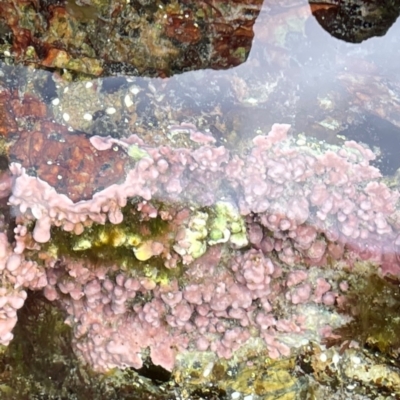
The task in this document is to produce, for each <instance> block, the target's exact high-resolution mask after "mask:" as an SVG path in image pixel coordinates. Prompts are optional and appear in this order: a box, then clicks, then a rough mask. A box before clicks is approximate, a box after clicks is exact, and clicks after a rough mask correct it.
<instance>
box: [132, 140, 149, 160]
mask: <svg viewBox="0 0 400 400" xmlns="http://www.w3.org/2000/svg"><path fill="white" fill-rule="evenodd" d="M128 156H129V157H131V158H133V159H134V160H135V161H139V160H141V159H142V158H144V157H149V153H147V151H145V150H143V149H141V148H140V147H139V146H137V145H136V144H131V145H130V146H129V147H128Z"/></svg>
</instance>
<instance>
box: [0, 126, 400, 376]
mask: <svg viewBox="0 0 400 400" xmlns="http://www.w3.org/2000/svg"><path fill="white" fill-rule="evenodd" d="M185 126H186V125H185ZM188 129H189V130H190V137H192V138H193V140H195V142H196V143H197V145H198V146H199V147H197V148H196V149H194V150H193V149H187V148H181V149H173V148H170V147H167V146H162V147H158V148H154V147H149V146H146V145H145V144H144V142H143V141H142V140H141V139H140V138H138V137H136V136H131V137H130V138H125V139H113V138H111V137H108V138H100V137H92V138H91V143H92V145H93V146H94V147H95V148H96V149H97V151H99V152H101V151H104V150H107V149H109V148H111V147H112V146H117V147H118V148H119V150H120V151H124V152H126V153H127V154H128V155H129V156H130V158H131V161H132V162H131V163H130V164H129V165H128V166H127V172H126V178H125V181H124V182H121V183H119V184H113V185H111V186H109V187H107V188H105V189H103V190H101V191H98V192H97V193H96V194H95V195H94V196H93V198H92V199H89V200H82V201H79V202H77V203H74V202H73V201H72V200H71V199H69V198H68V197H67V196H66V195H63V194H58V193H57V192H56V191H55V189H54V188H52V187H51V186H50V185H49V184H48V183H46V182H44V181H42V180H40V179H39V178H36V177H33V176H30V175H28V174H27V172H26V171H25V169H24V168H22V167H21V166H20V165H19V164H17V163H14V164H12V165H11V168H10V171H11V179H12V181H11V182H12V184H11V189H9V190H11V193H10V197H9V199H8V201H9V204H10V205H11V206H12V207H13V208H14V210H15V213H16V214H17V217H16V218H17V227H16V228H15V231H14V234H15V239H14V243H12V244H10V243H8V241H7V237H6V236H5V234H1V237H0V239H1V240H0V245H1V249H0V266H1V271H2V272H1V273H2V287H1V288H0V290H2V291H3V292H4V293H2V294H1V296H0V300H1V303H0V322H1V323H0V343H2V344H8V343H9V341H10V340H11V339H12V329H13V327H14V325H15V323H16V321H17V319H16V310H17V309H18V308H20V307H22V306H23V303H24V300H25V298H26V289H30V290H40V289H43V291H44V295H45V296H46V297H47V299H49V300H50V301H54V302H57V304H58V305H59V306H60V307H61V308H62V309H64V310H65V311H66V312H67V314H68V318H67V323H69V324H70V325H71V326H72V327H73V330H74V343H73V344H74V348H75V350H76V352H77V353H78V354H79V355H80V356H81V358H82V359H83V360H85V361H86V362H87V363H89V364H90V365H92V366H93V367H94V368H95V369H96V370H100V371H107V370H109V369H111V368H114V367H127V366H130V367H134V368H140V367H141V366H142V365H143V362H144V361H145V358H146V354H147V355H149V357H150V359H151V361H152V362H153V363H154V364H157V365H161V366H162V367H164V368H165V369H167V370H172V369H173V367H174V365H175V363H176V360H177V358H178V357H179V355H181V354H184V353H185V352H190V351H211V352H213V353H215V354H216V355H217V356H219V357H225V358H230V357H232V356H233V355H234V354H235V352H236V351H237V350H239V349H240V348H242V347H243V346H261V347H262V348H265V349H266V350H267V352H268V354H269V356H270V357H272V358H276V357H279V356H287V355H289V354H290V352H291V349H293V348H295V347H298V346H301V345H302V344H304V343H306V342H307V341H310V340H313V341H318V340H321V338H323V337H324V336H326V335H327V334H329V332H331V331H332V329H334V328H335V327H337V326H339V325H340V324H341V323H343V321H344V320H345V319H344V318H342V317H339V316H338V314H337V313H336V311H335V307H336V304H337V303H340V302H343V301H345V300H344V299H345V293H346V290H347V287H348V285H347V283H346V281H345V279H344V276H345V274H346V273H351V271H352V270H353V269H354V268H355V265H356V264H357V263H359V262H366V261H368V263H369V264H368V265H369V268H370V269H371V271H374V272H377V273H381V274H392V275H396V276H398V275H399V274H400V263H399V260H398V258H397V251H398V247H399V246H400V236H399V231H400V220H399V217H398V209H397V207H398V197H399V194H398V192H397V191H396V190H392V189H390V188H389V187H388V186H387V185H386V184H385V183H384V182H383V181H382V180H381V175H380V172H379V170H378V169H376V168H375V167H373V166H371V165H370V161H371V160H373V159H374V154H373V153H372V152H371V151H370V150H369V149H368V148H366V147H364V146H362V145H360V144H358V143H355V142H346V143H345V144H344V145H343V146H342V147H338V146H333V145H332V146H330V145H327V144H326V145H318V146H316V145H315V143H312V142H307V141H305V144H304V143H303V144H299V142H297V143H296V140H295V139H294V138H290V137H288V136H287V132H288V130H289V126H288V125H279V124H275V125H274V126H273V127H272V130H271V132H269V133H268V134H267V135H261V136H257V137H255V138H254V139H253V145H252V147H251V148H250V150H249V152H248V153H247V154H246V155H239V154H234V155H233V154H231V153H230V152H229V151H228V150H227V149H226V148H225V147H223V146H220V147H215V146H214V145H213V144H212V143H213V141H212V140H210V138H209V137H208V136H207V135H204V134H202V133H200V132H197V131H196V130H195V127H193V126H191V125H188ZM204 143H211V144H206V145H201V144H204ZM9 182H10V176H9V175H6V176H5V177H4V187H5V188H6V187H7V185H8V187H9V185H10V184H9ZM5 190H6V189H5ZM130 199H135V202H131V200H130ZM160 202H163V203H165V204H168V206H164V207H161V206H160V205H159V204H160ZM127 204H129V206H130V207H131V208H132V210H133V211H132V212H134V213H136V214H137V215H139V216H140V217H141V218H140V219H141V220H143V221H148V220H151V219H156V218H159V219H161V220H163V221H166V223H167V224H168V226H169V228H170V229H169V230H168V233H160V234H159V236H157V237H153V238H151V239H148V240H143V238H142V237H140V238H138V237H136V236H135V235H131V236H129V235H128V236H126V237H123V238H120V239H118V240H119V241H120V242H119V243H122V244H123V245H124V246H127V243H131V248H132V250H133V252H132V259H133V260H136V261H135V262H136V264H137V265H138V268H133V269H132V268H131V269H126V268H122V266H120V265H118V264H117V263H116V262H110V261H104V262H103V263H100V264H99V263H97V264H96V265H95V266H94V265H92V264H91V263H90V261H89V258H79V257H78V255H79V254H78V255H77V254H75V256H73V255H70V256H69V255H68V256H66V255H64V256H57V255H56V254H55V253H54V252H52V251H50V250H49V249H50V248H51V246H50V247H48V242H49V243H51V240H52V228H53V227H58V228H59V229H60V230H64V231H67V232H71V233H73V234H75V235H77V237H79V235H81V236H82V237H84V235H85V232H86V231H87V230H88V229H89V228H90V227H91V226H93V225H95V224H100V225H104V224H105V223H106V221H107V220H108V221H109V222H110V223H111V224H114V225H116V226H118V225H119V224H121V223H123V221H124V214H123V208H124V207H125V206H127ZM31 226H33V230H32V229H30V227H31ZM136 231H137V230H135V232H136ZM85 240H86V239H85ZM85 240H83V239H82V243H80V244H79V246H80V247H79V248H78V247H77V249H78V250H79V251H82V250H84V249H86V248H89V247H90V246H91V243H90V241H87V240H86V241H85ZM115 240H116V239H115ZM46 246H47V247H46ZM46 249H47V250H46ZM79 251H78V253H79ZM155 259H157V260H158V261H160V260H161V264H160V262H158V263H157V265H162V266H163V268H164V269H165V270H166V271H167V272H168V271H171V272H173V271H175V270H176V269H177V267H178V266H179V268H181V273H180V274H175V275H174V274H171V276H168V274H167V275H165V271H164V273H163V274H161V271H160V270H158V269H157V268H159V267H156V266H152V260H155ZM143 266H144V268H143ZM166 276H168V278H166ZM327 311H329V312H327ZM147 349H148V350H149V351H148V352H147Z"/></svg>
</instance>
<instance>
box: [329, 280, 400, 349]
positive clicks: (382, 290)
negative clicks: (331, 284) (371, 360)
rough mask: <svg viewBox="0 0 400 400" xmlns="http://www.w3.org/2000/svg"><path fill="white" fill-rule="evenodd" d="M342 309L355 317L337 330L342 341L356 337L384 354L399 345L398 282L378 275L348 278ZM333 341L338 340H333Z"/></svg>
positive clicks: (399, 305) (399, 303) (399, 346)
mask: <svg viewBox="0 0 400 400" xmlns="http://www.w3.org/2000/svg"><path fill="white" fill-rule="evenodd" d="M349 284H350V289H349V291H348V293H347V294H346V301H345V303H344V305H343V307H342V311H343V312H344V313H346V314H348V315H351V316H352V317H353V319H352V320H351V321H350V322H349V323H347V324H346V325H344V326H342V327H340V328H338V329H337V330H335V333H337V334H339V335H340V339H338V341H339V342H342V343H343V342H345V341H351V340H356V341H359V342H360V343H361V344H362V345H368V346H370V347H372V348H375V349H377V350H379V351H380V352H382V353H385V354H393V353H396V354H397V355H398V349H399V348H400V289H399V281H398V280H397V279H391V278H389V277H380V276H378V275H376V274H370V275H365V276H355V275H352V276H350V277H349ZM332 343H336V341H333V342H332Z"/></svg>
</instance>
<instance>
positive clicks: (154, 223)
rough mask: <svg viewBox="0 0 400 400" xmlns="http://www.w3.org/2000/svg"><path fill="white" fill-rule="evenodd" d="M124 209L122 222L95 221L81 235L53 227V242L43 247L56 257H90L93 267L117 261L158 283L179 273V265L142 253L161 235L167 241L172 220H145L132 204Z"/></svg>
mask: <svg viewBox="0 0 400 400" xmlns="http://www.w3.org/2000/svg"><path fill="white" fill-rule="evenodd" d="M122 212H123V215H124V218H123V222H122V223H121V224H119V225H114V224H112V223H111V222H106V223H105V224H104V225H99V224H93V225H92V226H91V227H88V228H86V229H85V230H84V232H83V233H82V234H81V235H75V234H73V233H69V232H65V231H64V230H63V229H61V228H57V227H53V228H52V231H51V241H50V242H49V243H47V244H45V245H43V246H42V249H43V250H44V251H46V252H47V253H49V254H52V255H53V256H54V257H55V258H59V257H61V256H68V257H71V258H73V259H81V260H83V261H85V260H88V261H89V264H90V265H93V266H96V265H104V264H105V265H109V264H117V265H118V266H119V267H120V269H121V270H122V271H126V272H128V273H129V272H131V273H132V274H134V273H136V272H137V273H140V274H145V275H146V276H149V277H151V278H152V279H154V280H155V281H156V282H166V281H168V280H169V279H170V278H172V277H176V276H179V274H180V268H179V266H178V268H175V269H173V270H169V269H167V268H166V267H165V266H164V261H163V260H162V259H161V258H160V257H151V259H149V260H147V259H145V260H144V259H143V257H141V256H140V255H139V254H140V251H141V246H143V245H144V244H146V243H148V242H149V241H151V240H157V239H158V238H163V240H168V234H169V229H170V226H169V223H168V222H167V221H164V220H162V219H161V218H159V217H157V218H150V219H149V220H146V221H143V220H141V214H140V213H137V212H135V210H134V206H132V205H128V206H126V207H125V208H124V209H123V210H122ZM172 239H173V235H172V238H171V240H172ZM135 254H136V255H135ZM38 261H40V260H38ZM149 271H151V273H150V272H149Z"/></svg>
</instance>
